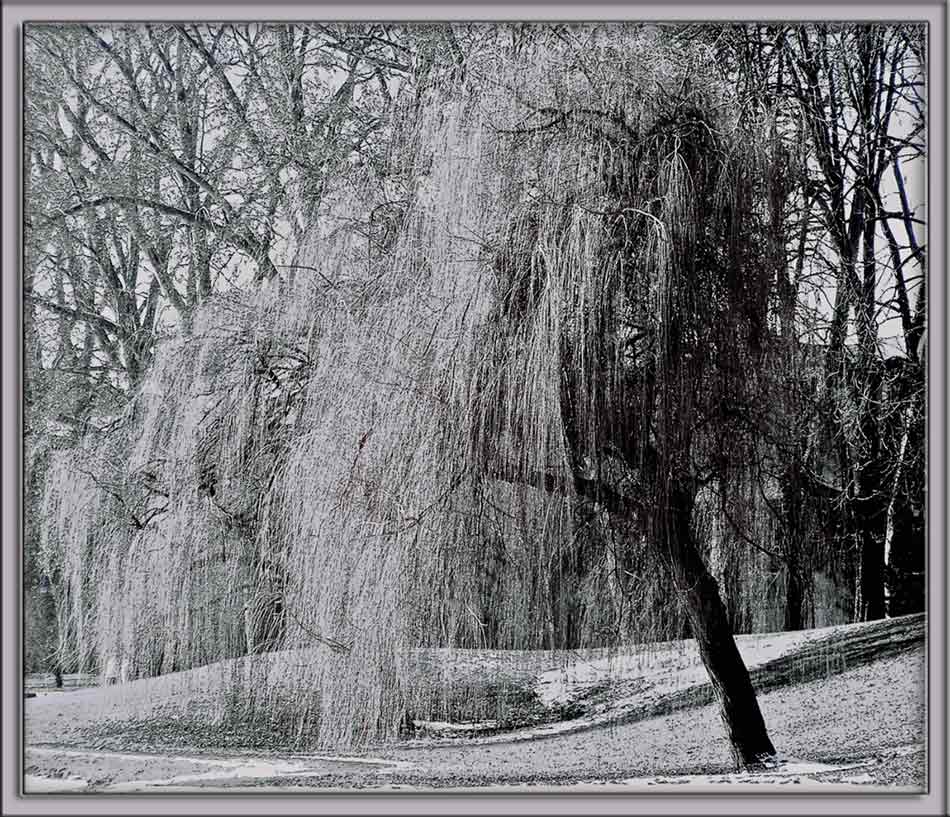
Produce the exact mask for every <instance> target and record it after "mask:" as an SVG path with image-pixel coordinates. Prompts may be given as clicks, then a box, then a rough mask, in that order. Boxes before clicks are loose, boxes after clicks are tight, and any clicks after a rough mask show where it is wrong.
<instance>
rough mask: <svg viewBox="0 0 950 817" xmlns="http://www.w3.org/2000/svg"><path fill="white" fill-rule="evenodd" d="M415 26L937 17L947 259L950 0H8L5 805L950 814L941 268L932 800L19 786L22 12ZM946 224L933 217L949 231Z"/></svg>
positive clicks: (933, 415)
mask: <svg viewBox="0 0 950 817" xmlns="http://www.w3.org/2000/svg"><path fill="white" fill-rule="evenodd" d="M314 18H322V19H335V20H341V21H343V20H353V21H356V20H367V19H377V20H378V19H386V20H394V21H395V20H399V21H407V22H410V21H411V22H449V21H477V22H506V21H515V20H519V21H520V20H524V21H539V22H540V21H554V20H557V21H575V22H581V21H586V20H645V21H651V22H687V21H696V20H704V21H705V20H712V21H723V22H728V21H741V20H751V19H757V20H762V21H779V20H788V21H797V20H802V21H805V20H849V21H855V20H861V21H863V20H867V21H882V22H884V21H895V22H897V21H900V22H905V21H909V20H914V21H921V22H926V23H928V24H929V37H928V55H929V56H930V64H929V66H928V69H929V77H928V87H927V95H928V97H927V98H928V116H929V122H928V151H927V171H928V183H927V209H928V247H929V250H928V254H929V256H930V262H929V266H930V269H931V270H937V271H939V270H943V269H946V260H947V259H946V246H945V233H944V231H943V230H942V229H940V227H941V226H943V225H945V224H946V175H945V172H946V154H947V142H946V122H947V120H946V104H945V103H946V85H945V81H946V76H947V56H946V43H947V9H946V5H945V0H913V2H908V3H903V4H901V5H900V6H899V7H897V6H895V5H893V4H892V3H890V2H888V1H887V0H864V2H861V0H836V1H835V2H821V0H799V2H788V1H787V0H778V1H777V2H771V3H769V4H768V5H766V4H764V3H761V2H757V0H729V2H726V3H716V2H715V1H714V0H713V2H698V1H697V0H667V1H666V2H656V0H653V2H639V0H637V2H622V0H606V2H605V1H604V0H598V2H595V3H590V4H586V3H577V4H572V3H569V2H563V0H557V2H548V3H544V2H540V1H539V0H528V2H524V0H522V2H519V3H512V4H504V3H502V2H499V0H483V2H468V1H466V2H458V3H453V4H451V5H449V4H447V3H442V2H438V1H437V0H411V2H399V0H388V1H387V0H383V1H382V2H362V0H358V2H352V3H349V4H347V3H345V2H330V3H323V2H320V3H313V2H306V1H305V0H281V2H279V3H276V4H274V5H268V6H267V7H266V10H265V12H264V13H262V12H261V10H260V7H259V6H258V5H257V4H254V3H252V2H251V0H232V2H230V3H228V2H225V0H211V2H208V1H207V0H205V2H199V3H187V2H185V0H166V2H164V3H161V2H158V3H156V2H151V1H150V2H145V3H136V4H129V3H126V2H123V0H98V2H96V3H89V4H85V3H83V2H81V0H61V1H60V2H58V3H57V2H55V0H53V1H52V2H50V0H40V1H39V2H36V0H34V2H32V3H31V2H29V0H4V3H3V9H2V21H3V25H2V29H3V34H2V37H3V39H2V45H3V48H2V51H3V55H4V57H3V62H2V100H3V101H2V105H3V107H2V112H3V117H2V122H3V124H2V128H3V141H2V168H3V179H4V184H3V204H4V207H3V218H2V220H3V226H2V237H3V256H2V259H3V267H2V269H3V270H4V271H5V272H4V274H3V275H2V276H0V277H2V290H0V291H2V301H0V303H2V308H0V318H2V330H0V331H2V335H0V337H2V395H3V396H2V404H3V408H2V449H3V452H4V455H3V458H2V509H3V514H2V542H3V543H4V547H3V549H2V551H3V553H2V566H3V573H2V575H3V584H2V587H3V591H4V592H3V606H2V633H3V640H2V643H3V652H2V658H3V660H2V666H3V675H2V714H3V724H4V728H3V732H2V748H3V752H2V769H0V783H2V812H0V813H2V814H72V813H76V814H129V813H138V814H170V813H206V814H255V813H259V811H260V810H263V809H266V810H267V811H268V812H272V813H280V814H301V813H324V814H331V813H332V814H441V813H446V812H454V813H457V814H481V813H486V812H495V813H519V814H574V813H578V812H581V813H589V814H595V813H597V814H618V813H625V814H626V813H641V814H643V813H651V814H660V813H662V814H697V813H699V814H702V813H711V814H762V813H773V814H806V813H814V814H819V813H825V814H831V813H837V814H926V815H931V814H932V815H937V814H947V813H948V812H950V808H948V805H950V804H948V800H947V781H946V775H945V774H944V772H945V771H946V769H947V709H946V693H947V686H946V685H947V651H946V643H947V631H946V627H947V621H948V618H947V612H948V609H947V598H946V596H947V581H948V575H947V564H946V552H945V547H944V543H945V542H946V541H947V533H948V531H947V508H946V503H945V501H942V500H943V498H944V497H946V495H947V493H946V476H947V447H946V416H947V415H946V407H947V385H946V352H947V337H946V325H945V320H946V317H947V293H946V280H945V278H944V276H942V275H939V274H938V275H930V277H929V281H928V285H929V292H928V296H929V303H928V321H927V327H926V334H927V346H928V351H927V355H928V367H929V371H928V381H927V382H928V423H927V424H928V488H927V493H928V545H929V550H928V596H927V607H928V613H927V615H928V639H927V647H926V653H927V670H928V672H927V680H928V683H927V693H926V695H927V714H928V737H929V740H928V761H927V765H928V785H929V790H928V793H927V794H926V795H914V794H898V793H893V794H892V793H887V792H883V791H878V792H868V793H860V794H857V793H856V794H851V793H847V794H841V793H832V792H829V793H827V794H822V793H819V792H816V791H815V790H811V791H809V792H804V791H803V792H801V793H799V794H795V795H785V794H782V793H779V792H775V793H772V792H769V793H762V794H758V793H755V794H747V793H732V794H730V793H729V792H728V789H725V790H724V791H723V792H721V793H720V792H718V791H716V792H711V791H708V790H706V791H702V792H696V793H687V794H678V793H676V794H674V793H660V792H657V793H655V794H647V795H644V794H642V793H629V794H626V793H616V792H615V791H611V792H606V791H605V792H604V793H603V794H589V793H583V792H579V791H574V792H571V791H569V790H567V789H557V790H553V789H549V790H547V791H544V790H540V791H539V790H534V789H533V790H532V791H531V792H530V793H517V794H508V793H503V792H499V791H498V790H495V791H485V792H480V791H479V792H473V791H465V792H463V793H454V794H453V793H445V792H432V793H412V794H409V793H399V792H393V793H388V792H375V793H372V794H366V793H361V794H349V793H347V794H339V793H329V792H328V793H325V794H324V793H314V794H309V793H308V794H297V795H294V794H293V793H287V794H280V795H272V794H266V793H262V794H260V795H253V796H249V797H241V796H240V795H233V794H232V795H221V794H208V795H173V794H165V795H94V794H91V795H90V794H86V795H29V796H26V797H23V796H21V795H19V791H20V787H21V780H22V771H23V764H22V750H23V743H22V700H23V699H22V697H21V696H22V690H21V686H22V673H21V670H20V668H21V667H22V599H21V595H22V582H21V580H20V577H21V563H22V560H21V547H22V538H21V521H22V492H21V483H22V433H21V429H22V415H21V393H22V309H21V308H20V304H21V303H22V301H21V286H22V280H21V272H20V271H21V263H20V262H21V255H20V250H21V242H20V237H21V225H22V222H21V210H22V180H21V161H20V159H21V158H22V154H21V153H20V147H21V145H22V119H21V117H22V107H21V106H22V78H21V53H22V52H21V48H20V43H21V41H20V36H21V27H22V24H23V23H24V22H27V21H31V22H57V21H61V22H69V21H77V20H90V21H119V20H121V21H127V22H138V21H147V20H178V19H198V20H208V21H224V20H235V19H251V20H261V19H267V20H280V21H294V20H302V19H314ZM933 225H936V229H935V228H934V226H933Z"/></svg>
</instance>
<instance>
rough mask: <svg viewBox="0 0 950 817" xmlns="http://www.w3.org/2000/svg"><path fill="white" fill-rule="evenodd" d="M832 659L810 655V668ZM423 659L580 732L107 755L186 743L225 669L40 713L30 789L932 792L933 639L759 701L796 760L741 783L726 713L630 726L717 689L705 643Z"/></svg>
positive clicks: (428, 732)
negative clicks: (670, 703)
mask: <svg viewBox="0 0 950 817" xmlns="http://www.w3.org/2000/svg"><path fill="white" fill-rule="evenodd" d="M865 626H872V625H850V626H848V627H838V628H826V629H824V630H813V631H804V632H799V633H780V634H766V635H755V636H740V637H739V638H738V639H737V640H738V644H739V649H740V651H741V653H742V655H743V657H744V659H745V660H746V662H747V664H748V666H749V667H750V669H753V670H754V669H755V668H756V667H761V666H762V665H763V664H766V663H767V662H769V661H772V660H774V659H776V658H781V657H782V656H787V655H790V654H792V655H794V654H795V652H796V651H797V650H799V649H801V648H802V647H803V646H806V645H809V644H811V645H812V646H814V645H813V642H814V641H815V640H817V639H823V638H827V637H828V636H829V635H832V634H834V633H860V632H861V631H862V628H863V627H865ZM823 649H824V648H823V647H822V648H820V649H819V650H818V651H817V653H816V652H815V651H814V650H812V652H811V656H812V658H814V656H815V655H816V654H817V655H819V656H820V655H822V654H823ZM297 660H306V656H304V655H301V654H285V655H278V656H272V657H271V661H272V664H271V669H274V667H281V666H282V667H283V669H287V668H288V667H287V664H288V662H291V661H297ZM425 660H427V661H429V662H431V663H432V664H433V666H435V667H437V668H438V671H437V672H436V676H437V678H438V680H439V681H440V682H441V681H443V680H444V681H446V682H447V683H451V682H452V680H453V679H455V680H461V681H463V682H464V683H466V684H470V683H472V680H473V679H480V680H481V681H482V682H485V681H488V680H491V679H496V680H497V679H502V681H503V682H504V683H506V684H512V683H514V684H517V685H519V687H520V688H523V689H528V690H531V689H533V690H535V691H536V692H537V695H538V698H540V700H541V701H543V702H544V703H545V704H546V705H547V706H552V707H557V706H563V705H565V704H571V703H572V702H575V701H578V700H581V701H582V702H583V705H584V708H583V709H582V710H581V712H582V714H581V715H580V717H575V718H573V719H571V720H567V721H563V722H555V723H547V724H544V725H539V726H534V727H527V728H521V729H517V730H513V731H504V732H500V733H496V734H484V735H479V734H478V733H479V732H480V731H482V730H485V729H490V728H497V727H498V724H496V723H491V722H488V721H483V722H481V723H477V724H473V723H458V722H455V723H452V722H448V721H446V722H441V723H440V722H420V723H419V724H418V725H419V726H420V727H422V728H421V729H420V732H419V734H418V735H417V737H416V739H414V740H409V741H402V742H400V743H395V744H390V745H388V746H378V747H375V748H373V749H371V750H369V752H368V753H367V754H366V755H361V756H359V757H355V756H346V757H338V756H333V755H329V754H324V753H321V754H302V753H299V752H298V753H294V752H291V751H264V750H263V748H261V747H257V748H253V747H250V748H248V749H245V750H242V751H233V750H232V751H230V752H216V751H214V750H213V749H206V750H205V751H203V752H201V753H200V754H199V753H196V752H195V751H194V750H193V749H189V747H188V745H187V744H185V745H181V746H173V745H169V746H167V747H163V746H161V745H156V746H155V748H154V749H153V750H150V751H151V752H152V753H151V754H143V753H140V752H127V751H102V749H103V748H104V747H105V746H107V745H108V744H107V743H106V744H103V743H101V742H100V741H99V740H98V738H97V737H96V735H97V731H96V730H97V728H98V727H99V726H100V725H101V724H103V723H105V722H107V721H112V722H113V723H115V722H121V721H122V719H123V718H133V719H141V718H144V717H146V716H147V717H148V718H151V719H152V720H154V721H156V722H159V723H161V724H162V727H163V729H164V733H163V734H168V735H173V736H174V735H175V734H176V726H175V724H176V723H177V720H176V718H178V717H180V714H179V713H180V712H182V711H187V709H188V707H189V706H190V705H192V704H193V705H195V706H200V705H201V704H202V701H203V699H204V697H205V696H206V695H207V694H208V692H209V691H210V690H211V689H213V687H214V684H217V683H223V682H226V680H227V679H228V678H229V677H231V673H232V672H234V669H235V668H234V666H228V665H215V666H213V667H206V668H202V669H199V670H194V671H192V672H189V673H178V674H176V675H171V676H165V677H162V678H154V679H147V680H141V681H136V682H133V683H128V684H120V685H116V686H111V687H97V688H90V689H84V690H77V691H74V692H69V693H68V694H49V695H43V696H40V697H37V698H32V699H28V700H26V701H25V702H24V705H25V715H26V724H25V726H26V739H27V747H26V764H25V771H26V772H27V778H26V781H25V782H26V785H27V788H28V789H29V790H31V791H60V792H63V791H67V790H70V791H78V790H89V791H92V790H96V791H105V790H110V791H119V790H122V791H132V790H135V791H142V790H145V789H148V790H150V791H170V790H176V791H177V790H189V789H191V788H200V789H201V790H202V791H207V790H208V789H209V788H212V789H213V788H216V787H225V788H233V787H234V786H254V787H261V788H262V789H263V788H271V787H293V788H295V789H309V788H320V789H326V788H352V787H367V786H368V787H374V788H375V787H386V788H393V789H399V790H413V789H424V788H430V787H437V788H445V787H448V788H470V787H473V788H481V787H484V786H504V787H512V786H514V787H519V786H528V787H535V788H536V787H538V786H552V785H553V786H562V785H571V786H574V785H579V784H582V785H585V786H596V787H608V788H610V787H621V788H625V789H631V788H633V789H639V788H644V787H647V788H650V789H652V790H656V787H660V788H677V789H678V788H680V787H682V786H689V787H691V788H695V787H700V788H703V787H717V786H720V785H725V784H728V785H730V786H738V787H740V788H741V787H744V786H761V785H763V784H768V785H783V786H784V785H786V784H792V785H793V786H795V788H796V790H802V786H811V785H820V786H829V785H835V786H844V787H854V786H868V785H887V786H894V785H902V786H908V785H910V786H916V787H920V786H921V785H922V784H923V782H924V768H925V766H924V760H925V743H924V742H925V740H926V722H925V709H924V690H925V664H924V653H923V649H922V646H921V645H920V644H919V642H918V643H917V646H913V645H911V647H910V648H909V649H907V650H905V651H904V652H901V653H900V654H898V655H894V656H891V657H888V658H884V659H879V660H875V661H873V662H872V663H868V664H864V665H861V666H856V667H854V668H850V667H847V668H846V667H842V666H840V665H836V666H834V667H833V669H834V671H833V672H829V673H828V674H827V675H825V674H823V673H818V674H817V676H816V674H814V673H812V674H811V676H810V677H811V680H808V681H807V682H804V683H799V682H798V679H797V678H795V677H793V678H791V681H792V683H793V685H791V686H782V687H779V688H774V689H771V690H770V691H767V692H762V693H760V695H759V702H760V706H761V708H762V712H763V715H764V717H765V719H766V723H767V724H768V726H769V731H770V734H771V736H772V739H773V742H774V743H775V745H776V748H777V749H778V750H779V752H780V755H781V756H782V757H781V761H782V762H781V763H780V764H779V765H778V766H777V767H776V768H774V769H770V770H769V771H768V772H766V773H762V774H755V775H736V774H733V773H732V770H731V761H730V753H729V747H728V745H727V742H726V739H725V736H724V733H723V730H722V726H721V723H720V721H719V716H718V711H717V708H716V706H715V705H689V706H687V707H686V708H680V709H678V710H677V711H672V712H669V713H668V714H657V715H655V716H652V717H643V716H640V715H638V716H637V717H632V716H631V715H630V713H631V710H636V709H638V708H640V707H642V706H643V705H644V704H651V703H656V702H660V703H661V704H664V705H665V701H666V698H667V696H669V695H671V694H673V693H676V694H677V695H682V693H683V692H684V690H688V689H690V688H691V687H697V688H699V687H701V686H702V685H704V684H706V682H707V678H706V674H705V670H704V668H703V666H702V663H701V661H700V659H699V655H698V652H697V650H696V648H695V645H694V644H693V642H691V641H682V642H671V643H666V644H653V645H649V647H648V648H643V649H628V650H625V651H622V652H613V653H611V652H608V651H604V650H600V651H592V652H588V653H585V654H583V655H580V654H577V653H558V654H552V653H542V652H533V653H504V652H488V653H479V652H478V651H472V650H453V651H448V650H441V651H429V652H427V654H426V656H425ZM770 671H771V670H770ZM786 680H788V679H786ZM169 706H172V708H171V709H169ZM166 713H167V714H166ZM625 715H626V717H625ZM123 739H124V738H123ZM130 745H131V746H134V745H135V744H134V742H133V743H132V744H130ZM113 748H114V747H113ZM136 748H141V747H136Z"/></svg>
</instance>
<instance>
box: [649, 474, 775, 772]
mask: <svg viewBox="0 0 950 817" xmlns="http://www.w3.org/2000/svg"><path fill="white" fill-rule="evenodd" d="M692 505H693V502H692V497H691V494H690V493H689V492H688V491H687V490H685V489H683V488H680V487H674V488H673V490H672V491H671V492H670V500H669V502H668V507H667V509H666V516H667V518H666V520H664V521H665V528H666V531H667V536H666V539H667V542H668V545H669V556H670V559H671V562H672V567H673V575H674V577H675V579H676V584H677V586H678V587H679V589H680V591H681V592H682V593H683V594H684V596H685V601H686V610H687V616H688V618H689V624H690V628H691V630H692V633H693V637H694V638H695V639H696V643H697V644H698V646H699V653H700V655H701V656H702V659H703V664H705V666H706V670H707V672H708V673H709V678H710V681H711V682H712V686H713V689H714V690H715V693H716V698H717V699H718V701H719V709H720V716H721V717H722V721H723V723H724V724H725V727H726V733H727V735H728V737H729V742H730V743H731V744H732V752H733V757H734V759H735V761H736V766H737V767H746V768H755V767H760V766H762V765H764V764H765V763H767V762H768V761H769V760H770V759H773V758H774V756H775V747H774V746H773V745H772V741H771V739H770V738H769V735H768V731H767V730H766V728H765V720H764V719H763V717H762V713H761V711H760V710H759V704H758V701H757V700H756V695H755V689H754V687H753V686H752V681H751V680H750V678H749V672H748V670H747V669H746V666H745V663H744V662H743V660H742V656H741V655H740V654H739V649H738V648H737V647H736V642H735V638H734V637H733V634H732V628H731V627H730V626H729V617H728V616H727V615H726V608H725V606H724V605H723V603H722V599H721V598H720V595H719V587H718V585H717V584H716V580H715V579H714V578H713V577H712V575H711V574H710V573H709V570H708V569H707V568H706V565H705V564H704V562H703V558H702V556H701V554H700V552H699V548H698V547H697V543H696V541H695V539H694V537H693V531H692Z"/></svg>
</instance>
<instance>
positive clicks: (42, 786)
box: [23, 774, 89, 794]
mask: <svg viewBox="0 0 950 817" xmlns="http://www.w3.org/2000/svg"><path fill="white" fill-rule="evenodd" d="M88 785H89V781H88V780H85V779H84V778H82V777H43V776H42V775H38V774H28V775H24V777H23V791H24V793H25V794H54V793H57V792H66V791H82V790H83V789H84V788H86V786H88Z"/></svg>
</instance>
